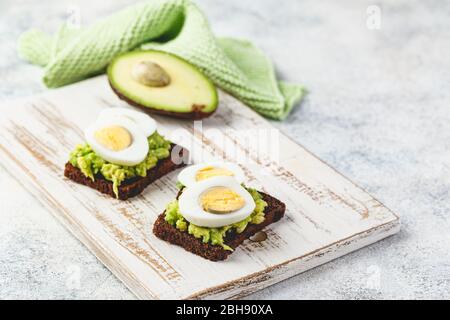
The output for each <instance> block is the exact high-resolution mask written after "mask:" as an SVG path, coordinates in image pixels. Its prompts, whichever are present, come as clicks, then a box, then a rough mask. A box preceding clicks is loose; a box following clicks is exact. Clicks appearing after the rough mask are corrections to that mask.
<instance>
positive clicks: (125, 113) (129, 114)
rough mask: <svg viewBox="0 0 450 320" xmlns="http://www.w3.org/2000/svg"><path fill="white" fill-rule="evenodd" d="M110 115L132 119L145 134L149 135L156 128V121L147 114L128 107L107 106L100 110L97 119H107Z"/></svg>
mask: <svg viewBox="0 0 450 320" xmlns="http://www.w3.org/2000/svg"><path fill="white" fill-rule="evenodd" d="M111 117H124V118H127V119H128V120H131V121H133V122H134V123H135V124H136V125H137V126H138V127H139V128H140V129H141V130H142V132H143V133H144V134H145V136H146V137H149V136H151V135H152V134H153V133H154V132H155V131H156V128H157V125H156V121H155V120H153V118H152V117H150V116H149V115H147V114H145V113H142V112H139V111H135V110H132V109H128V108H107V109H103V110H102V111H101V112H100V115H99V119H109V118H111Z"/></svg>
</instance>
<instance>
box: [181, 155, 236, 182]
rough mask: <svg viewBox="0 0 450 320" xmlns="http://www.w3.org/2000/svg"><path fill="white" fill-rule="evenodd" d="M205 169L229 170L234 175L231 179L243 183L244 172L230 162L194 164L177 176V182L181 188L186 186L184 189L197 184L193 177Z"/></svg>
mask: <svg viewBox="0 0 450 320" xmlns="http://www.w3.org/2000/svg"><path fill="white" fill-rule="evenodd" d="M206 167H215V168H222V169H226V170H229V171H231V172H233V173H234V176H233V178H234V179H235V180H236V181H237V182H238V183H243V182H244V180H245V175H244V172H243V171H242V169H241V167H239V165H237V164H235V163H231V162H223V161H214V162H203V163H199V164H194V165H191V166H189V167H187V168H185V169H183V170H182V171H181V172H180V173H179V174H178V181H179V182H180V183H181V184H182V185H183V186H186V187H189V186H191V185H193V184H195V183H198V182H197V181H196V180H195V175H196V174H197V172H198V171H199V170H201V169H203V168H206ZM209 179H212V178H209ZM209 179H208V180H209ZM200 182H201V181H200Z"/></svg>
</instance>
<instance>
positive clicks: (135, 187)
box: [64, 144, 188, 200]
mask: <svg viewBox="0 0 450 320" xmlns="http://www.w3.org/2000/svg"><path fill="white" fill-rule="evenodd" d="M178 150H179V154H178V156H179V159H187V158H188V151H187V149H185V148H182V147H180V146H177V145H175V144H172V145H171V147H170V151H171V156H169V157H168V158H166V159H162V160H159V161H158V163H157V164H156V166H155V167H153V168H152V169H150V170H148V171H147V175H146V176H145V177H133V178H131V179H127V180H125V181H123V182H122V183H121V185H120V186H119V199H120V200H126V199H128V198H131V197H134V196H137V195H138V194H140V193H141V192H142V191H143V190H144V189H145V188H146V187H147V186H148V185H149V184H150V183H152V182H153V181H155V180H157V179H159V178H161V177H162V176H164V175H166V174H168V173H169V172H171V171H173V170H175V169H178V168H181V167H184V166H185V165H186V161H182V162H181V163H180V164H176V163H174V162H173V161H172V159H171V158H172V151H174V152H178ZM64 176H66V177H67V178H69V179H71V180H73V181H75V182H77V183H80V184H83V185H85V186H88V187H91V188H93V189H96V190H98V191H100V192H101V193H105V194H108V195H110V196H111V197H113V198H116V195H115V194H114V191H113V184H112V182H111V181H108V180H106V179H105V178H104V177H103V176H102V175H101V174H97V175H96V176H95V180H94V181H92V180H91V179H90V178H89V177H86V176H85V175H84V174H83V173H82V172H81V170H80V169H78V168H77V167H74V166H73V165H72V164H71V163H70V162H67V163H66V166H65V168H64Z"/></svg>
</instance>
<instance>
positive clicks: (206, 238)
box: [165, 187, 267, 251]
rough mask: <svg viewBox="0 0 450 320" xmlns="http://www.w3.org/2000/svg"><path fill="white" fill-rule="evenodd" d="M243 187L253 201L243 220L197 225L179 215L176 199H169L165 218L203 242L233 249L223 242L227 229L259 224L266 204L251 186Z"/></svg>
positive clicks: (262, 219)
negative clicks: (253, 203) (252, 205)
mask: <svg viewBox="0 0 450 320" xmlns="http://www.w3.org/2000/svg"><path fill="white" fill-rule="evenodd" d="M245 189H246V190H247V191H248V192H249V193H250V194H251V196H252V198H253V200H254V201H255V204H256V207H255V210H254V211H253V212H252V213H251V214H250V215H249V216H248V217H247V218H245V219H244V220H242V221H239V222H236V223H233V224H230V225H227V226H223V227H221V228H207V227H199V226H196V225H193V224H192V223H189V222H187V221H186V220H185V219H184V218H183V216H182V215H181V213H180V211H179V209H178V200H173V201H171V202H170V203H169V204H168V205H167V208H166V211H165V220H166V221H167V222H168V223H170V224H171V225H173V226H175V227H176V228H177V229H178V230H181V231H187V232H188V233H189V234H191V235H193V236H194V237H196V238H201V239H202V241H203V242H204V243H208V242H209V243H211V244H212V245H220V246H222V247H223V248H224V249H225V250H231V251H232V250H233V249H232V248H231V247H229V246H227V245H226V244H225V243H224V238H225V235H226V233H227V231H229V230H231V229H235V231H236V232H237V233H241V232H243V231H244V230H245V228H247V225H248V224H249V223H253V224H260V223H261V222H263V221H264V209H265V208H266V206H267V202H265V201H264V200H263V199H262V196H261V195H260V194H259V193H258V191H256V190H255V189H252V188H247V187H245Z"/></svg>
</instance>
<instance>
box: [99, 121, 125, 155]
mask: <svg viewBox="0 0 450 320" xmlns="http://www.w3.org/2000/svg"><path fill="white" fill-rule="evenodd" d="M95 140H97V142H98V143H100V144H101V145H102V146H104V147H105V148H108V149H109V150H113V151H120V150H123V149H125V148H127V147H128V146H129V145H130V144H131V134H130V132H129V131H128V130H127V129H125V128H123V127H120V126H110V127H105V128H102V129H100V130H98V131H96V132H95Z"/></svg>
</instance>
